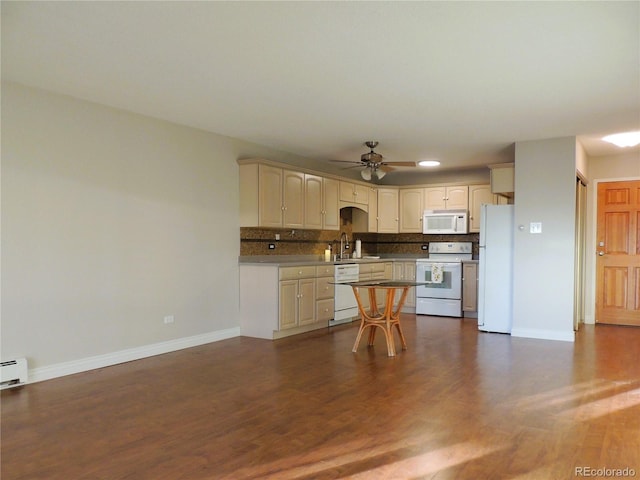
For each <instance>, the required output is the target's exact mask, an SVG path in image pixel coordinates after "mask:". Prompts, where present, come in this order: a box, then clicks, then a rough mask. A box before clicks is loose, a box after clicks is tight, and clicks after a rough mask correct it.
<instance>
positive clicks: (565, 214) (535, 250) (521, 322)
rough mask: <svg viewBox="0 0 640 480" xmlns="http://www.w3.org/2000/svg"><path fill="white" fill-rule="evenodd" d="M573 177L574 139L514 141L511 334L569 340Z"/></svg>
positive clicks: (571, 282) (572, 252)
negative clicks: (533, 227)
mask: <svg viewBox="0 0 640 480" xmlns="http://www.w3.org/2000/svg"><path fill="white" fill-rule="evenodd" d="M575 178H576V141H575V137H565V138H555V139H548V140H539V141H528V142H518V143H516V155H515V191H516V196H515V228H516V231H515V239H514V319H513V330H512V335H514V336H521V337H531V338H545V339H551V340H566V341H573V339H574V333H573V310H574V283H575V281H574V250H575V246H574V245H575V237H574V231H575ZM531 222H542V233H541V234H531V233H529V225H530V223H531ZM519 226H522V230H520V229H519V228H518V227H519Z"/></svg>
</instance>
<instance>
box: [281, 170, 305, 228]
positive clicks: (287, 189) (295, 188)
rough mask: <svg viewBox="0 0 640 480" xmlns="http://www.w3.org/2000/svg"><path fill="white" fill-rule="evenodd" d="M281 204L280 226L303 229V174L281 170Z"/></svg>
mask: <svg viewBox="0 0 640 480" xmlns="http://www.w3.org/2000/svg"><path fill="white" fill-rule="evenodd" d="M282 175H283V187H284V188H283V195H282V201H283V202H282V203H283V210H284V217H283V219H282V226H283V227H286V228H303V227H304V173H300V172H296V171H293V170H283V171H282Z"/></svg>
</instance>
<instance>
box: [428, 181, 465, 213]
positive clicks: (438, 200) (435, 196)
mask: <svg viewBox="0 0 640 480" xmlns="http://www.w3.org/2000/svg"><path fill="white" fill-rule="evenodd" d="M468 208H469V187H468V186H467V185H452V186H439V187H428V188H425V189H424V210H457V209H462V210H466V209H468Z"/></svg>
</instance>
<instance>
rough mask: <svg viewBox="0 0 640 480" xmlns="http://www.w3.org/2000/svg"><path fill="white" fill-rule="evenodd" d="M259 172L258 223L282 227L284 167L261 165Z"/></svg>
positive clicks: (262, 225) (265, 225)
mask: <svg viewBox="0 0 640 480" xmlns="http://www.w3.org/2000/svg"><path fill="white" fill-rule="evenodd" d="M258 172H259V173H258V176H259V178H260V180H259V187H258V190H259V201H258V205H259V211H260V213H259V219H258V223H259V224H260V226H261V227H282V211H283V210H282V208H283V205H282V169H281V168H276V167H271V166H269V165H260V166H259V167H258Z"/></svg>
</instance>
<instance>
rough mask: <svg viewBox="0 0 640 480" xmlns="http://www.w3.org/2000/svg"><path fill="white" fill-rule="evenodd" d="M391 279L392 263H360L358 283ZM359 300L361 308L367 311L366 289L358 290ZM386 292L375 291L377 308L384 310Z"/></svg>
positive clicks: (367, 298) (368, 304)
mask: <svg viewBox="0 0 640 480" xmlns="http://www.w3.org/2000/svg"><path fill="white" fill-rule="evenodd" d="M391 278H393V262H375V263H361V264H360V276H359V279H360V281H365V280H383V279H391ZM359 293H360V300H361V301H362V306H363V307H364V308H365V309H367V310H368V309H369V307H370V303H369V291H368V289H367V288H360V289H359ZM385 295H386V290H385V289H376V300H377V303H378V308H379V309H381V308H384V305H385V303H386V297H385Z"/></svg>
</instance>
